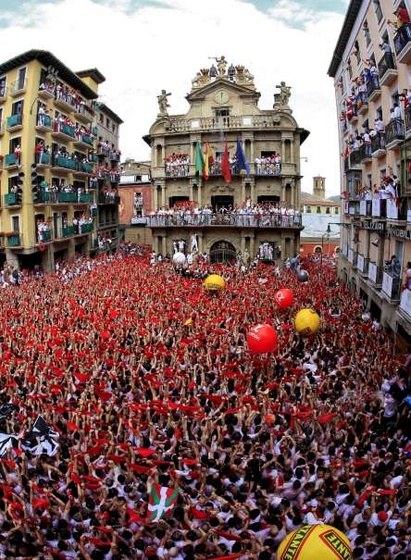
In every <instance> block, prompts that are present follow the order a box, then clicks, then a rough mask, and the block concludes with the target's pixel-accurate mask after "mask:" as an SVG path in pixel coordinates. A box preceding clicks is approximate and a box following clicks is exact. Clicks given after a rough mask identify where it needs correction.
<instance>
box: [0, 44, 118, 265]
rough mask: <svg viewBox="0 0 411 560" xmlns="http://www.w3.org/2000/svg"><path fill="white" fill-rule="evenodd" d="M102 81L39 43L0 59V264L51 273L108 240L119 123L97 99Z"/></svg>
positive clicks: (114, 215) (113, 234) (113, 237)
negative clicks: (39, 47)
mask: <svg viewBox="0 0 411 560" xmlns="http://www.w3.org/2000/svg"><path fill="white" fill-rule="evenodd" d="M104 80H105V78H104V76H103V75H102V74H101V73H100V72H99V71H98V70H97V69H92V70H86V71H83V72H77V73H76V72H73V71H72V70H70V69H69V68H67V66H65V65H64V64H63V63H62V62H61V61H60V60H58V59H57V58H56V57H55V56H54V55H53V54H52V53H50V52H48V51H43V50H30V51H27V52H25V53H23V54H20V55H18V56H16V57H14V58H12V59H10V60H8V61H6V62H3V63H2V64H0V123H1V129H0V166H1V171H0V173H1V210H0V230H1V231H0V243H1V245H0V246H1V251H0V260H1V261H2V262H3V263H4V262H8V263H9V264H10V265H12V266H14V267H18V268H33V267H34V266H41V267H43V268H44V269H45V270H53V269H54V265H55V261H56V260H58V259H61V258H67V257H71V256H73V255H74V254H75V253H80V254H85V255H88V254H90V253H91V252H92V251H94V252H95V251H96V250H111V248H112V246H113V244H115V243H116V241H117V237H118V233H117V232H118V210H117V207H118V195H117V185H118V182H119V178H120V177H119V169H118V163H117V162H119V160H120V152H119V149H118V139H119V126H120V124H121V123H122V121H121V119H120V118H119V117H118V116H117V115H115V114H114V113H113V112H112V111H111V110H110V109H109V108H108V107H106V106H105V105H104V104H101V103H99V102H98V86H99V84H100V83H102V82H103V81H104ZM108 124H109V126H107V125H108ZM101 239H103V240H104V243H101V244H100V245H99V241H100V240H101ZM107 239H109V240H110V241H111V243H107Z"/></svg>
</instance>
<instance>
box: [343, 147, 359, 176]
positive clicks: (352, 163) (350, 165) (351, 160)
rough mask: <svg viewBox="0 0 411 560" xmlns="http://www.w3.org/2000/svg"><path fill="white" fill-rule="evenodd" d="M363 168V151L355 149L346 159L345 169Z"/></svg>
mask: <svg viewBox="0 0 411 560" xmlns="http://www.w3.org/2000/svg"><path fill="white" fill-rule="evenodd" d="M359 169H361V153H360V150H359V149H357V150H353V151H352V152H351V153H350V155H349V156H347V157H346V158H345V159H344V171H350V170H359Z"/></svg>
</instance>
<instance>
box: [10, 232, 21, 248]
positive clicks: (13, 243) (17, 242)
mask: <svg viewBox="0 0 411 560" xmlns="http://www.w3.org/2000/svg"><path fill="white" fill-rule="evenodd" d="M6 239H7V241H6V245H7V247H20V246H21V236H20V234H19V233H18V232H15V233H12V234H11V235H10V234H8V235H7V236H6Z"/></svg>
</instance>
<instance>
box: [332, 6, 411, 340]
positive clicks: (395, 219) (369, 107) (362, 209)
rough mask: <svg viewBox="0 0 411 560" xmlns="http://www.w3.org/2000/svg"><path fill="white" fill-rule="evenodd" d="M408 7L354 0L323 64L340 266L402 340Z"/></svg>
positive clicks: (408, 294) (409, 165) (408, 151)
mask: <svg viewBox="0 0 411 560" xmlns="http://www.w3.org/2000/svg"><path fill="white" fill-rule="evenodd" d="M410 8H411V6H410V3H409V1H403V0H401V1H398V0H397V1H392V0H352V1H351V2H350V4H349V6H348V11H347V14H346V17H345V21H344V24H343V27H342V30H341V33H340V36H339V38H338V41H337V44H336V47H335V50H334V53H333V56H332V59H331V63H330V66H329V69H328V74H329V76H330V77H332V78H333V79H334V85H335V95H336V102H337V107H338V119H339V138H340V153H341V178H342V179H341V197H342V199H343V204H342V216H341V217H342V229H341V258H340V263H339V273H340V275H341V277H342V278H343V279H344V280H345V282H347V283H348V284H349V285H350V286H351V289H352V290H355V291H356V293H358V295H359V296H360V297H361V299H362V300H363V302H364V305H365V306H366V308H367V309H368V310H369V311H370V312H371V315H372V316H373V317H375V318H376V319H378V320H380V321H381V322H382V323H383V324H384V325H385V326H386V327H387V328H390V329H392V331H393V333H394V334H395V335H396V337H397V340H398V341H399V342H404V343H409V342H410V340H411V339H410V337H411V290H410V289H409V288H411V283H410V282H408V276H407V270H408V269H411V266H410V265H409V262H410V261H411V175H410V171H411V84H410V69H411V24H410V23H409V20H410V17H409V15H410V13H411V11H410ZM410 272H411V271H409V273H410ZM407 286H408V287H407Z"/></svg>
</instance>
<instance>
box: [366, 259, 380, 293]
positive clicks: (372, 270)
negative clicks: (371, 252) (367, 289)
mask: <svg viewBox="0 0 411 560" xmlns="http://www.w3.org/2000/svg"><path fill="white" fill-rule="evenodd" d="M382 274H383V270H382V268H381V267H380V266H377V265H376V264H375V262H371V261H370V262H369V264H368V280H369V282H370V284H371V285H372V286H373V287H374V288H381V283H382Z"/></svg>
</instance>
